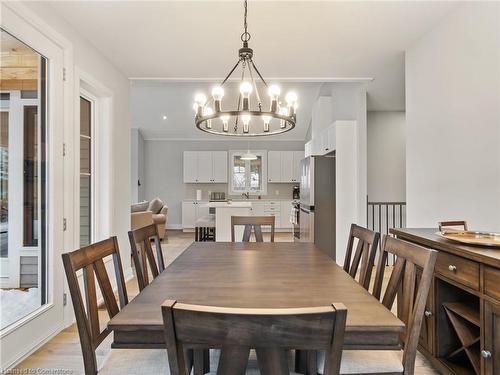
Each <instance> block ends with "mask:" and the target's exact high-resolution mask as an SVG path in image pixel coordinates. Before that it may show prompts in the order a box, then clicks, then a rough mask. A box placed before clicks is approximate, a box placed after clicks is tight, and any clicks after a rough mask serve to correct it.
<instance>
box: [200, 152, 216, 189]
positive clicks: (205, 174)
mask: <svg viewBox="0 0 500 375" xmlns="http://www.w3.org/2000/svg"><path fill="white" fill-rule="evenodd" d="M197 154H198V181H197V182H202V183H207V182H213V181H212V180H213V162H212V152H211V151H198V153H197Z"/></svg>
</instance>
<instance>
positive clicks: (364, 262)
mask: <svg viewBox="0 0 500 375" xmlns="http://www.w3.org/2000/svg"><path fill="white" fill-rule="evenodd" d="M379 240H380V233H377V232H374V231H372V230H369V229H366V228H363V227H360V226H358V225H356V224H351V230H350V232H349V240H348V241H347V251H346V255H345V260H344V271H345V272H347V273H348V274H349V275H351V277H352V278H353V279H356V276H357V275H358V274H359V281H358V282H359V283H360V284H361V285H362V286H363V288H365V289H366V290H368V288H369V287H370V280H371V275H372V271H373V264H374V262H375V255H376V253H377V247H378V243H379ZM355 242H357V244H356V251H355V252H354V257H353V258H352V261H351V257H352V255H353V254H352V253H353V249H354V246H355ZM360 266H361V269H360Z"/></svg>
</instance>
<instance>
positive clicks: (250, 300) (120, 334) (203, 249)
mask: <svg viewBox="0 0 500 375" xmlns="http://www.w3.org/2000/svg"><path fill="white" fill-rule="evenodd" d="M166 299H172V300H177V301H179V302H183V303H191V304H200V305H211V306H225V307H242V308H290V307H316V306H328V305H330V304H331V303H333V302H341V303H343V304H344V305H345V306H346V307H347V310H348V313H347V326H346V338H345V342H346V347H352V348H374V349H383V348H387V349H394V348H398V347H399V340H398V336H399V333H400V332H402V331H403V329H404V324H403V323H402V322H401V321H400V320H399V319H398V318H397V317H395V316H394V315H393V314H392V313H391V312H390V311H389V310H387V309H386V308H385V307H384V306H383V305H382V304H381V303H379V301H377V300H376V299H375V298H373V297H372V296H371V295H370V294H369V293H368V292H367V291H366V290H365V289H363V288H362V287H361V286H360V285H359V284H358V283H357V282H356V281H354V280H353V279H352V278H351V277H350V276H349V275H347V274H346V273H345V272H344V271H343V270H342V268H341V267H339V266H338V265H337V264H336V263H335V262H334V261H332V260H331V259H330V258H329V257H328V256H327V255H325V254H324V253H323V252H322V251H320V250H319V249H317V248H316V247H315V246H314V245H312V244H306V243H293V242H291V243H286V242H282V243H255V242H253V243H222V242H211V243H210V242H205V243H202V242H195V243H194V244H192V245H191V246H190V247H189V248H188V249H186V251H184V252H183V253H182V254H181V255H180V256H179V257H178V258H177V259H176V260H175V261H174V262H173V263H172V264H171V265H170V266H169V267H168V268H167V269H166V270H165V271H164V272H163V273H162V274H160V276H158V277H157V278H156V279H155V280H154V281H153V282H152V283H151V284H150V285H149V286H147V287H146V288H145V289H144V290H143V291H142V292H141V293H139V295H137V296H136V297H135V298H134V299H133V300H132V301H131V302H130V303H129V304H128V305H127V306H125V308H124V309H123V310H122V311H121V312H120V313H118V314H117V315H116V316H115V317H114V318H113V319H112V320H111V321H110V322H109V324H108V327H109V328H110V329H111V330H113V331H114V342H113V345H112V346H113V347H116V348H134V347H142V348H144V347H147V348H157V347H164V341H163V322H162V316H161V310H160V305H161V304H162V303H163V301H165V300H166Z"/></svg>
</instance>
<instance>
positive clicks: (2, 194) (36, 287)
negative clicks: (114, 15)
mask: <svg viewBox="0 0 500 375" xmlns="http://www.w3.org/2000/svg"><path fill="white" fill-rule="evenodd" d="M1 7H2V9H1V12H2V20H1V22H2V24H1V30H0V33H1V45H0V46H1V68H2V75H1V77H0V99H1V103H0V104H1V105H0V111H1V117H0V121H1V123H0V125H1V126H0V127H1V133H0V172H1V174H0V176H1V180H0V199H1V212H0V245H1V248H0V299H1V301H0V340H1V342H0V344H1V345H0V347H1V349H0V350H1V352H0V358H1V363H0V368H7V367H9V366H10V365H12V364H13V363H14V362H16V361H17V360H18V359H19V358H21V357H22V356H23V355H24V354H26V353H28V352H29V351H31V350H34V349H35V348H36V347H37V345H38V344H39V343H41V342H42V341H43V340H45V339H46V338H47V337H50V336H51V335H52V334H54V333H55V332H57V331H58V330H59V329H61V328H62V325H63V285H64V278H63V277H64V275H63V268H62V262H61V252H62V251H63V248H64V247H63V204H64V202H63V199H62V198H61V197H63V196H64V194H63V192H64V189H63V188H64V187H63V155H62V145H63V143H62V141H63V101H64V96H63V90H64V88H63V49H62V48H61V47H59V46H58V45H57V44H55V43H54V42H53V41H52V40H50V39H49V38H48V37H47V36H45V35H44V34H43V33H41V32H40V31H39V30H38V29H36V28H35V27H33V26H32V25H31V24H30V23H28V22H27V21H26V20H25V18H23V17H22V16H21V15H20V14H19V13H18V11H16V8H15V6H14V7H11V6H8V5H5V3H2V5H1Z"/></svg>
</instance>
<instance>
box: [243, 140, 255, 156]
mask: <svg viewBox="0 0 500 375" xmlns="http://www.w3.org/2000/svg"><path fill="white" fill-rule="evenodd" d="M240 159H241V160H257V155H255V154H254V153H252V152H250V142H248V147H247V152H245V153H244V154H243V155H241V156H240Z"/></svg>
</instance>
